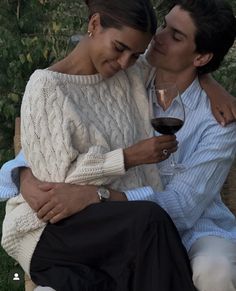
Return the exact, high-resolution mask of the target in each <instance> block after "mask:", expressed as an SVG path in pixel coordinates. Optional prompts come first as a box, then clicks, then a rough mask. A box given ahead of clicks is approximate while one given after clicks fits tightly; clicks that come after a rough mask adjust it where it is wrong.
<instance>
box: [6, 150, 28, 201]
mask: <svg viewBox="0 0 236 291" xmlns="http://www.w3.org/2000/svg"><path fill="white" fill-rule="evenodd" d="M21 167H27V162H26V160H25V157H24V155H23V152H22V151H20V152H19V154H18V155H17V156H16V157H15V159H13V160H10V161H8V162H6V163H5V164H4V165H3V166H2V168H1V170H0V201H4V200H6V199H8V198H11V197H14V196H16V195H17V194H19V184H20V183H19V168H21Z"/></svg>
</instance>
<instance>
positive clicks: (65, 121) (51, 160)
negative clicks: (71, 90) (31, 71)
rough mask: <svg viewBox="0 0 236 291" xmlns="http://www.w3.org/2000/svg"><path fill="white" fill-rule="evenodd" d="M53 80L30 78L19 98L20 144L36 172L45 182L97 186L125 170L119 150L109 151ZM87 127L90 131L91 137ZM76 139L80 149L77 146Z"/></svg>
mask: <svg viewBox="0 0 236 291" xmlns="http://www.w3.org/2000/svg"><path fill="white" fill-rule="evenodd" d="M56 82H57V81H56V80H50V81H49V80H48V79H47V78H44V77H43V76H40V78H37V77H34V76H33V78H32V76H31V79H30V81H29V83H28V84H27V87H26V91H25V94H24V97H23V101H22V107H21V144H22V149H23V151H24V154H25V156H26V159H27V161H28V163H29V166H30V168H31V170H32V172H33V174H34V176H35V177H37V178H38V179H39V180H41V181H47V182H66V183H72V184H81V185H82V184H94V185H100V184H109V183H110V182H111V181H113V179H116V178H117V176H120V175H123V174H125V167H124V157H123V149H121V148H120V149H115V150H110V148H109V146H108V145H107V144H106V143H105V141H104V140H103V136H102V135H99V132H98V131H97V129H96V127H95V126H94V127H93V125H90V126H89V129H87V124H85V123H84V121H83V119H82V117H81V116H80V115H79V113H78V112H79V111H77V112H75V111H74V110H73V107H74V106H75V105H74V103H73V102H72V101H70V100H69V99H70V97H68V96H65V92H64V91H62V90H63V89H62V88H61V87H60V86H59V85H58V84H57V83H56ZM88 130H90V132H91V131H92V130H93V135H92V138H94V140H90V136H89V135H88ZM97 136H98V138H100V140H99V142H97V143H98V145H96V144H97V143H96V140H97ZM78 138H80V140H81V142H80V147H79V146H78V145H77V146H76V145H75V144H76V143H78V142H77V140H76V139H78ZM89 144H91V146H89ZM99 144H100V145H99Z"/></svg>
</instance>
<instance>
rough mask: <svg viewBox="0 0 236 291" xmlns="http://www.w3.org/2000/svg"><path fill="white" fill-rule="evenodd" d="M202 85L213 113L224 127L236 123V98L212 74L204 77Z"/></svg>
mask: <svg viewBox="0 0 236 291" xmlns="http://www.w3.org/2000/svg"><path fill="white" fill-rule="evenodd" d="M200 83H201V86H202V88H203V89H204V90H205V91H206V93H207V95H208V97H209V99H210V102H211V108H212V113H213V115H214V116H215V118H216V120H217V121H218V122H219V123H220V124H221V125H222V126H225V125H227V124H229V123H231V122H234V121H236V98H235V97H234V96H232V95H231V94H230V93H229V92H227V91H226V90H225V88H223V87H222V86H221V85H220V84H219V83H218V82H217V81H216V80H215V79H214V78H213V77H212V76H211V75H210V74H205V75H202V76H201V77H200Z"/></svg>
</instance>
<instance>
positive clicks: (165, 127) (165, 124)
mask: <svg viewBox="0 0 236 291" xmlns="http://www.w3.org/2000/svg"><path fill="white" fill-rule="evenodd" d="M151 124H152V126H153V128H154V129H155V130H156V131H158V132H160V133H162V134H175V133H176V132H177V131H178V130H179V129H180V128H181V127H182V126H183V124H184V122H183V121H182V120H180V119H178V118H172V117H160V118H153V119H151Z"/></svg>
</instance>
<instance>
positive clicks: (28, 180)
mask: <svg viewBox="0 0 236 291" xmlns="http://www.w3.org/2000/svg"><path fill="white" fill-rule="evenodd" d="M42 183H43V182H41V181H39V180H38V179H37V178H36V177H35V176H34V175H33V174H32V171H31V169H30V168H21V170H20V191H21V194H22V196H23V197H24V199H25V201H26V202H27V203H28V204H29V206H30V207H31V208H32V209H33V210H35V211H36V212H37V211H38V210H39V209H40V208H41V207H42V206H43V205H44V204H45V203H47V202H48V201H49V199H50V197H49V196H48V194H47V191H49V190H50V189H51V188H52V187H53V183H51V184H50V183H47V189H44V191H42V190H41V189H40V188H39V187H38V186H39V185H41V184H42ZM45 190H46V191H45Z"/></svg>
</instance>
